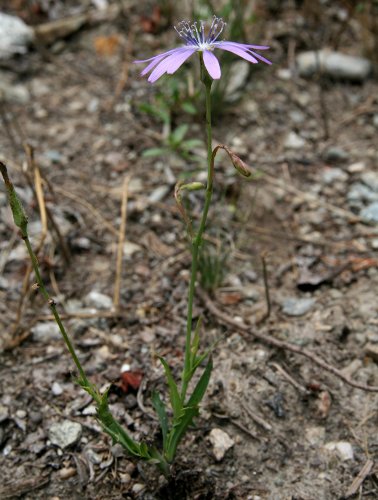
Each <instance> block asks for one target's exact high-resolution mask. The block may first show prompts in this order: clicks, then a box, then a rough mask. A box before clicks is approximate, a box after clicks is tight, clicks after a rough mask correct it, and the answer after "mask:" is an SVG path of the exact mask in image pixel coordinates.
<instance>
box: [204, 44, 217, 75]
mask: <svg viewBox="0 0 378 500" xmlns="http://www.w3.org/2000/svg"><path fill="white" fill-rule="evenodd" d="M203 62H204V63H205V67H206V69H207V71H208V72H209V75H210V76H211V78H212V79H213V80H219V78H220V77H221V68H220V65H219V61H218V59H217V58H216V57H215V55H214V54H213V53H212V52H210V51H209V50H204V51H203Z"/></svg>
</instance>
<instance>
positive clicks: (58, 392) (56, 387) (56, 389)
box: [51, 382, 63, 396]
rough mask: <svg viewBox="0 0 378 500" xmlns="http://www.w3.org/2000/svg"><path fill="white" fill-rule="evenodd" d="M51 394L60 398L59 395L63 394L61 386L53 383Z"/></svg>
mask: <svg viewBox="0 0 378 500" xmlns="http://www.w3.org/2000/svg"><path fill="white" fill-rule="evenodd" d="M51 392H52V393H53V394H54V396H60V395H61V394H63V389H62V386H61V385H60V384H58V382H54V383H53V385H52V387H51Z"/></svg>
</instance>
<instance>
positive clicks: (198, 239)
mask: <svg viewBox="0 0 378 500" xmlns="http://www.w3.org/2000/svg"><path fill="white" fill-rule="evenodd" d="M201 81H202V83H203V84H204V86H205V97H206V135H207V185H206V194H205V204H204V208H203V212H202V216H201V221H200V224H199V227H198V231H197V232H196V234H195V236H194V238H193V239H192V244H191V251H192V266H191V273H190V283H189V292H188V312H187V322H186V341H185V361H184V371H183V376H182V388H181V400H182V402H183V403H184V402H185V396H186V391H187V389H188V384H189V374H190V371H191V366H190V365H191V345H192V324H193V300H194V292H195V286H196V278H197V269H198V256H199V251H200V247H201V244H202V236H203V233H204V231H205V226H206V220H207V214H208V212H209V207H210V203H211V197H212V194H213V168H212V153H213V149H212V130H211V84H212V82H213V81H212V79H211V78H210V76H209V75H208V73H207V71H206V69H205V67H204V63H203V59H202V56H201Z"/></svg>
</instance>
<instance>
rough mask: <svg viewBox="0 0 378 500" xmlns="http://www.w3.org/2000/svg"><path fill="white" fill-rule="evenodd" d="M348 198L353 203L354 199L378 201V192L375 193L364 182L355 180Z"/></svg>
mask: <svg viewBox="0 0 378 500" xmlns="http://www.w3.org/2000/svg"><path fill="white" fill-rule="evenodd" d="M347 200H348V201H349V202H350V203H352V202H354V201H370V202H373V201H378V193H374V191H372V190H371V189H369V188H368V187H367V186H365V185H364V184H360V183H359V182H355V183H354V184H352V185H351V187H350V189H349V191H348V193H347Z"/></svg>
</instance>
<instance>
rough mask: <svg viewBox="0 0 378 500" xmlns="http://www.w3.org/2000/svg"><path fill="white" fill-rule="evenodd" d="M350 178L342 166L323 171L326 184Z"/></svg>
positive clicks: (323, 180)
mask: <svg viewBox="0 0 378 500" xmlns="http://www.w3.org/2000/svg"><path fill="white" fill-rule="evenodd" d="M347 180H348V174H347V173H346V172H344V170H342V169H341V168H326V169H325V170H324V171H323V173H322V182H323V183H324V184H333V183H334V182H337V181H341V182H345V181H347Z"/></svg>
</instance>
